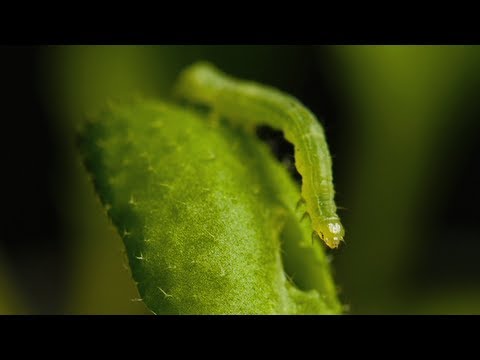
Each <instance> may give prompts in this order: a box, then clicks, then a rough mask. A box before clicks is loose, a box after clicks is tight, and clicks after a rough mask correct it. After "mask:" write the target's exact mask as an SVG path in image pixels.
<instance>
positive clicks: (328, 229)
mask: <svg viewBox="0 0 480 360" xmlns="http://www.w3.org/2000/svg"><path fill="white" fill-rule="evenodd" d="M316 232H317V234H318V236H319V237H320V239H322V240H323V241H324V242H325V244H327V246H328V247H329V248H331V249H336V248H337V247H338V245H339V244H340V242H341V241H344V240H343V237H344V236H345V229H344V228H343V225H342V224H341V222H340V220H338V219H328V220H325V221H323V222H321V223H320V224H319V226H318V227H317V229H316Z"/></svg>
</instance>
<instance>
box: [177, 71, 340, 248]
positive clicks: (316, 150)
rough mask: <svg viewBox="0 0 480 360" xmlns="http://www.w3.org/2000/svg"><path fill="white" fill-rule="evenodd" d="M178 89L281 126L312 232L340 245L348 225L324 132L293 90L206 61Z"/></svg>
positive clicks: (251, 122)
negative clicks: (337, 201) (338, 201)
mask: <svg viewBox="0 0 480 360" xmlns="http://www.w3.org/2000/svg"><path fill="white" fill-rule="evenodd" d="M175 95H177V96H179V97H181V98H183V99H186V100H188V101H191V102H195V103H201V104H205V105H208V106H209V107H210V108H211V109H212V111H213V112H214V113H216V114H218V115H220V116H223V117H225V118H227V119H228V120H230V121H232V122H235V123H239V124H241V125H243V126H245V127H246V128H249V129H253V128H255V127H256V126H258V125H268V126H270V127H272V128H274V129H277V130H281V131H283V133H284V136H285V138H286V139H287V140H288V141H289V142H291V143H292V144H293V145H294V148H295V167H296V168H297V170H298V172H299V173H300V175H301V176H302V198H303V201H304V202H305V206H306V214H308V215H309V216H310V219H311V221H312V227H313V229H314V233H316V234H317V235H318V236H319V237H320V238H321V239H322V240H323V241H324V242H325V243H326V244H327V245H328V246H329V247H330V248H332V249H333V248H337V247H338V245H339V244H340V242H341V241H343V237H344V235H345V230H344V228H343V226H342V224H341V222H340V218H339V217H338V215H337V213H336V211H337V208H336V205H335V201H334V196H335V191H334V188H333V183H332V180H333V178H332V160H331V157H330V152H329V150H328V145H327V142H326V139H325V133H324V131H323V129H322V127H321V125H320V123H319V122H318V120H317V118H316V117H315V115H314V114H312V113H311V112H310V111H309V110H308V109H307V108H305V107H304V106H303V105H302V104H301V103H300V102H299V101H298V100H297V99H295V98H294V97H292V96H289V95H287V94H284V93H282V92H280V91H279V90H277V89H274V88H271V87H267V86H264V85H260V84H257V83H254V82H250V81H242V80H237V79H235V78H233V77H230V76H228V75H226V74H224V73H223V72H221V71H220V70H218V69H216V68H215V67H214V66H212V65H210V64H208V63H204V62H201V63H196V64H194V65H192V66H190V67H189V68H187V69H186V70H184V71H183V72H182V74H181V75H180V77H179V79H178V81H177V85H176V88H175Z"/></svg>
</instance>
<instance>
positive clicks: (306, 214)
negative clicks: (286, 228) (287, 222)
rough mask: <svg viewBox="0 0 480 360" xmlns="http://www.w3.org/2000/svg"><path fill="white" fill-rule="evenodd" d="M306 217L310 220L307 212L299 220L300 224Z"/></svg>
mask: <svg viewBox="0 0 480 360" xmlns="http://www.w3.org/2000/svg"><path fill="white" fill-rule="evenodd" d="M307 217H308V218H310V215H309V214H308V212H304V213H303V215H302V217H301V218H300V222H303V220H305V219H306V218H307Z"/></svg>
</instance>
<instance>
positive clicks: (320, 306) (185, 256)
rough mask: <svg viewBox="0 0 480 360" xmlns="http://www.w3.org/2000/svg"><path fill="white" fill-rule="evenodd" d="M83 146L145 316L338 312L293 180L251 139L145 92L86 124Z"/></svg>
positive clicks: (324, 264)
mask: <svg viewBox="0 0 480 360" xmlns="http://www.w3.org/2000/svg"><path fill="white" fill-rule="evenodd" d="M80 149H81V151H82V154H83V156H84V159H85V164H86V166H87V168H88V170H89V172H90V174H91V175H92V177H93V180H94V184H95V187H96V190H97V192H98V194H99V196H100V199H101V201H102V203H103V204H104V206H105V208H106V209H107V211H108V215H109V216H110V217H111V219H112V221H113V223H114V224H115V226H116V228H117V230H118V232H119V234H120V235H121V237H122V238H123V240H124V243H125V246H126V251H127V255H128V259H129V263H130V266H131V269H132V275H133V278H134V280H135V281H136V283H137V286H138V289H139V293H140V296H141V297H142V299H143V301H144V302H145V304H146V305H147V306H148V307H149V308H150V309H151V310H152V311H153V312H154V313H156V314H177V313H178V314H304V313H314V314H333V313H340V312H341V306H340V304H339V303H338V300H337V298H336V294H335V288H334V284H333V282H332V279H331V276H330V272H329V265H328V262H327V259H326V257H325V254H324V252H323V249H322V247H321V246H322V245H320V244H319V243H317V242H315V243H314V244H313V245H312V243H311V232H312V229H311V226H310V224H309V223H308V221H304V222H303V223H301V222H300V216H299V214H297V213H296V212H295V204H296V203H297V201H298V199H299V198H300V193H299V186H298V184H296V183H295V182H294V181H293V180H292V179H291V177H290V175H289V174H288V172H287V171H286V170H285V169H284V167H282V165H281V164H280V163H278V162H277V161H276V160H275V158H274V157H273V156H272V155H271V153H270V151H269V149H268V148H267V147H266V145H265V144H263V143H262V142H260V141H259V140H258V139H256V138H254V137H252V136H250V135H247V134H246V133H244V132H242V131H241V130H240V129H236V128H233V127H231V126H230V125H228V124H224V123H220V124H217V125H213V123H211V122H209V120H208V119H207V118H206V117H205V116H203V115H201V114H200V113H197V112H194V111H192V110H188V109H184V108H181V107H178V106H175V105H171V104H167V103H163V102H159V101H146V100H142V101H137V102H135V103H130V104H118V105H111V106H110V109H109V110H108V111H104V112H103V113H101V114H99V115H98V116H97V117H96V118H95V119H93V120H92V121H90V122H89V123H88V124H87V125H86V126H85V127H84V129H83V130H82V131H81V132H80ZM282 253H283V254H282ZM286 272H287V273H289V274H291V276H292V277H293V281H294V282H295V283H293V282H292V280H291V279H290V278H289V276H287V275H286Z"/></svg>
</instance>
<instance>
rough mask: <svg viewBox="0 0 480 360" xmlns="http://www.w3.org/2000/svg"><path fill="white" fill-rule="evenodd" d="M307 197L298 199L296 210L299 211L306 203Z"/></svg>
mask: <svg viewBox="0 0 480 360" xmlns="http://www.w3.org/2000/svg"><path fill="white" fill-rule="evenodd" d="M305 203H306V202H305V199H304V198H303V197H301V198H300V200H298V202H297V205H295V211H298V209H300V207H301V206H302V205H305Z"/></svg>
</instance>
